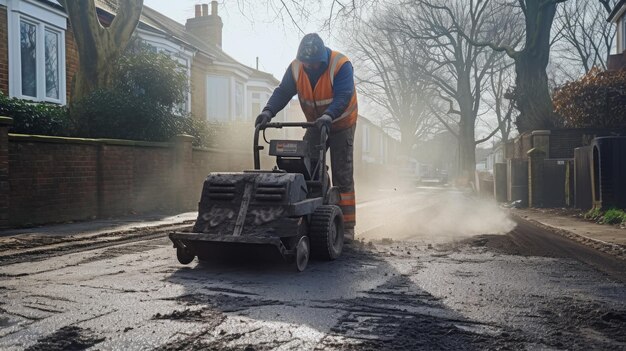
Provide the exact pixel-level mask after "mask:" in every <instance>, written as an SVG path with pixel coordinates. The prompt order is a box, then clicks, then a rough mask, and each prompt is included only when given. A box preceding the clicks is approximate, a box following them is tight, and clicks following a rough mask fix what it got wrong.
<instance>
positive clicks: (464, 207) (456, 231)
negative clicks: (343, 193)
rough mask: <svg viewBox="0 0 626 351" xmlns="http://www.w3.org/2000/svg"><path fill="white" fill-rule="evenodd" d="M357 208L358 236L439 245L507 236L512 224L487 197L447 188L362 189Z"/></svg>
mask: <svg viewBox="0 0 626 351" xmlns="http://www.w3.org/2000/svg"><path fill="white" fill-rule="evenodd" d="M366 194H369V195H368V196H370V197H371V198H370V199H369V201H367V200H366V201H365V202H361V204H360V205H358V206H357V228H356V233H357V239H363V240H365V241H378V240H383V239H387V240H388V239H391V240H403V241H421V242H428V243H444V242H449V241H455V240H461V239H465V238H468V237H471V236H475V235H481V234H506V233H507V232H509V231H511V230H512V229H513V228H515V223H514V222H513V221H512V220H511V219H510V218H508V216H507V214H506V212H505V211H504V210H503V209H501V208H499V207H498V205H497V204H496V203H495V201H493V200H492V199H484V198H480V197H477V196H476V195H474V194H472V193H471V192H470V191H465V190H456V189H452V188H447V187H426V186H421V187H413V188H412V189H407V188H406V187H404V188H401V189H399V188H397V187H396V188H393V189H391V188H388V189H378V191H374V190H372V189H368V190H366Z"/></svg>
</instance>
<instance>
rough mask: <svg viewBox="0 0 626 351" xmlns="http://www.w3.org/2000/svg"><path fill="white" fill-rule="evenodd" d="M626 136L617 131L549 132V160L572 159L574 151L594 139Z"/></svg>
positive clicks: (559, 130)
mask: <svg viewBox="0 0 626 351" xmlns="http://www.w3.org/2000/svg"><path fill="white" fill-rule="evenodd" d="M618 135H626V130H618V129H555V130H552V131H551V132H550V158H574V149H576V148H577V147H581V146H587V145H590V144H591V141H592V140H593V139H594V138H596V137H601V136H618Z"/></svg>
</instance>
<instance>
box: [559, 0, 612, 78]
mask: <svg viewBox="0 0 626 351" xmlns="http://www.w3.org/2000/svg"><path fill="white" fill-rule="evenodd" d="M615 3H616V0H606V1H604V2H600V1H589V0H569V1H567V2H565V3H563V5H561V6H559V8H558V9H557V15H556V19H555V29H554V32H555V33H556V34H555V38H554V45H553V48H552V50H553V55H552V57H553V59H552V61H553V62H556V63H557V64H556V65H555V66H556V67H555V68H556V69H557V70H558V73H559V75H560V76H561V77H563V79H562V80H575V79H577V78H578V77H580V75H581V74H586V73H589V71H591V69H592V68H593V67H598V68H601V69H603V70H604V69H606V67H607V61H608V57H609V54H610V53H611V48H612V46H613V41H614V39H615V34H616V32H617V30H616V28H615V26H613V25H612V24H611V23H609V22H607V21H606V17H607V16H608V14H609V13H610V12H611V9H612V8H613V6H614V5H615Z"/></svg>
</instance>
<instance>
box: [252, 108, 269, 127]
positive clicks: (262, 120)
mask: <svg viewBox="0 0 626 351" xmlns="http://www.w3.org/2000/svg"><path fill="white" fill-rule="evenodd" d="M272 117H273V116H272V113H271V112H270V111H269V110H265V111H263V112H261V113H260V114H259V115H258V116H257V117H256V121H254V126H255V127H257V126H261V127H262V126H264V125H266V124H267V123H269V121H271V120H272Z"/></svg>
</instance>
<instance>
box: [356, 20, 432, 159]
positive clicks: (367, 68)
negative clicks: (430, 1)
mask: <svg viewBox="0 0 626 351" xmlns="http://www.w3.org/2000/svg"><path fill="white" fill-rule="evenodd" d="M392 21H393V18H392V17H390V16H389V13H387V12H386V11H383V14H382V15H379V16H375V17H374V18H371V19H370V20H368V21H367V22H364V23H361V24H360V25H358V26H357V27H355V30H354V31H353V32H346V33H347V37H348V40H347V42H348V49H349V51H350V54H351V58H352V60H353V62H354V64H355V65H357V66H358V67H359V69H358V71H357V75H356V82H357V87H358V89H359V92H360V93H361V94H362V95H363V96H365V97H367V98H368V99H369V100H370V101H372V102H373V103H375V104H376V105H377V106H379V107H381V108H382V109H383V110H384V111H385V112H386V113H387V115H388V118H387V119H386V120H384V121H383V123H385V125H387V126H390V127H391V128H394V129H396V130H397V131H398V132H399V133H400V144H401V153H402V154H403V155H404V156H409V155H410V152H411V150H412V148H413V146H414V145H415V143H416V142H417V140H418V139H421V138H424V137H426V136H427V135H428V134H430V132H431V131H432V129H433V127H434V124H435V120H434V118H432V116H431V113H430V111H429V110H428V105H429V103H428V102H429V101H430V100H431V99H432V92H431V87H430V82H429V81H428V79H427V77H425V76H423V75H421V74H420V72H419V70H417V69H416V68H415V67H416V66H419V65H421V64H422V63H420V62H419V60H420V57H419V55H418V51H419V50H420V49H421V48H420V47H419V45H417V42H416V41H411V40H410V38H408V37H407V36H406V35H404V34H403V33H401V32H397V31H394V30H392V29H391V28H390V27H389V26H388V24H389V23H391V22H392Z"/></svg>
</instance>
